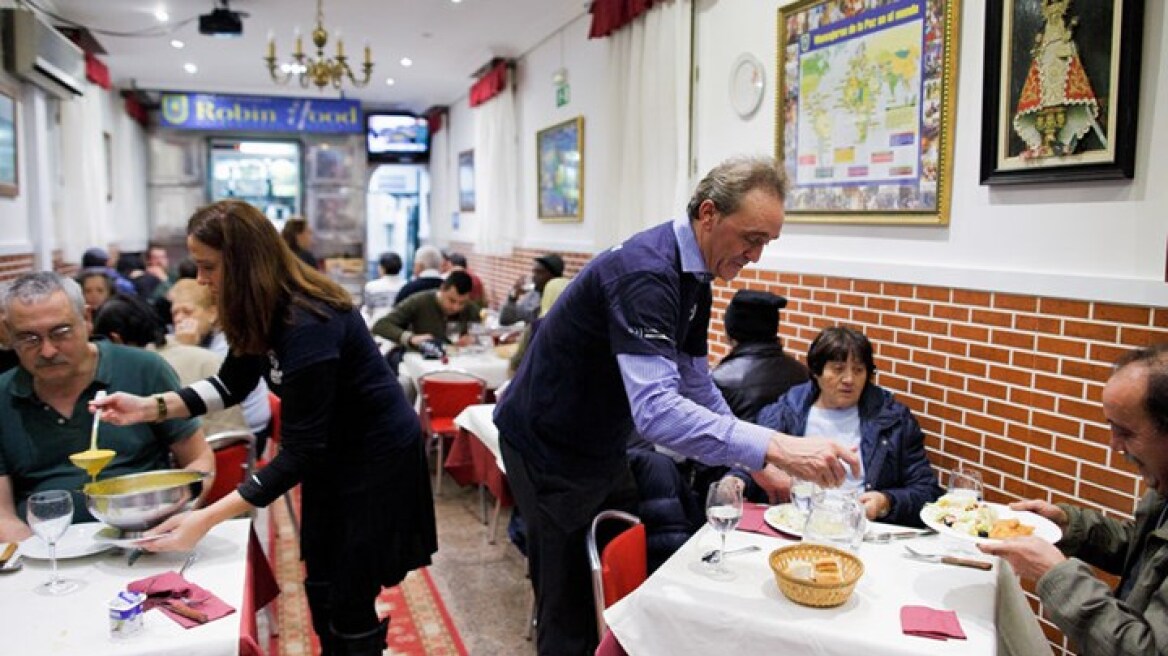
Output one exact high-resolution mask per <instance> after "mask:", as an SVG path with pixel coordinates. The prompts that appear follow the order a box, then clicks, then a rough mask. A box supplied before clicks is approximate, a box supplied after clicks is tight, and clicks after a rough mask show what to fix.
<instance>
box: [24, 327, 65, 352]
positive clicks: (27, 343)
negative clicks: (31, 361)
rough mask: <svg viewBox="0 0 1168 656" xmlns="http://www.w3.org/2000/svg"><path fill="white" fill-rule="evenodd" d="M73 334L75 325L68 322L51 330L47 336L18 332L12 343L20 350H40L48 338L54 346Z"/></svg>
mask: <svg viewBox="0 0 1168 656" xmlns="http://www.w3.org/2000/svg"><path fill="white" fill-rule="evenodd" d="M72 336H73V326H72V325H70V324H66V325H64V326H57V327H56V328H53V329H51V330H49V332H48V334H47V335H46V336H41V335H38V334H36V333H17V334H16V335H15V336H13V338H12V345H13V347H15V348H16V349H17V350H19V351H39V350H40V349H41V347H42V346H44V344H45V339H48V340H49V341H50V342H52V343H53V345H54V346H56V345H57V344H60V343H62V342H66V341H68V340H69V338H71V337H72Z"/></svg>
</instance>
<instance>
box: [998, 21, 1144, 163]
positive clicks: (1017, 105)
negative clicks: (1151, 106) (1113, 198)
mask: <svg viewBox="0 0 1168 656" xmlns="http://www.w3.org/2000/svg"><path fill="white" fill-rule="evenodd" d="M1143 23H1144V0H988V1H987V2H986V50H985V90H984V97H983V104H982V149H981V182H982V184H991V185H993V184H1018V183H1027V182H1064V181H1071V180H1105V179H1117V178H1131V177H1133V176H1134V175H1135V158H1136V153H1135V151H1136V118H1137V107H1138V105H1139V78H1140V50H1141V42H1142V32H1143Z"/></svg>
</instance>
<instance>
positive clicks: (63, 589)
mask: <svg viewBox="0 0 1168 656" xmlns="http://www.w3.org/2000/svg"><path fill="white" fill-rule="evenodd" d="M72 523H73V495H71V494H70V493H69V492H68V491H67V490H48V491H45V492H36V493H34V494H33V495H32V496H30V497H29V498H28V526H29V528H31V529H32V532H33V533H35V534H36V535H37V537H39V538H40V539H41V540H44V542H45V544H47V545H49V562H50V563H51V566H52V570H53V573H52V576H51V577H50V578H49V580H48V582H46V583H42V584H41V585H39V586H37V589H36V590H37V592H39V593H41V594H49V595H63V594H68V593H70V592H73V591H75V590H77V589H79V588H80V587H81V582H80V581H75V580H72V579H63V578H61V577H60V576H59V575H58V574H57V541H58V540H60V539H61V536H63V535H65V531H67V530H69V525H70V524H72Z"/></svg>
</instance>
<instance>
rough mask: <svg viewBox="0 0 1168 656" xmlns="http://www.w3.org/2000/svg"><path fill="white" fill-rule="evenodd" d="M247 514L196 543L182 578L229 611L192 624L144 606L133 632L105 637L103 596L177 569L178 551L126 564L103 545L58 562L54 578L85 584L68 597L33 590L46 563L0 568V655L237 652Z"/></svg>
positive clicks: (27, 561) (181, 556)
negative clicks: (186, 625)
mask: <svg viewBox="0 0 1168 656" xmlns="http://www.w3.org/2000/svg"><path fill="white" fill-rule="evenodd" d="M248 525H249V520H246V519H235V520H231V521H227V522H223V523H222V524H219V525H218V526H216V527H215V528H214V529H212V530H211V532H210V533H208V534H207V536H206V537H205V538H203V540H202V541H201V542H200V543H199V546H198V548H197V549H196V550H197V551H198V554H199V555H198V560H196V561H195V563H194V564H193V565H191V567H190V568H189V569H188V570H187V571H186V574H185V577H186V579H187V580H189V581H190V582H192V583H196V584H198V585H199V586H202V587H203V588H206V589H207V590H210V591H211V592H214V593H215V595H216V596H218V597H219V598H220V599H222V600H223V601H224V602H226V603H227V604H229V605H231V606H232V607H234V608H235V609H236V612H235V613H232V614H231V615H228V616H227V617H224V618H222V619H219V620H215V621H213V622H208V623H207V624H204V625H202V626H197V627H194V628H192V629H184V628H182V627H181V626H179V625H178V624H177V623H176V622H174V620H171V619H170V618H169V617H167V616H165V615H163V614H162V611H159V610H151V611H149V612H147V613H146V614H145V615H144V616H143V619H144V622H143V628H142V630H141V631H140V632H138V633H136V634H134V635H133V636H130V637H128V638H124V639H117V640H115V639H114V638H111V637H110V634H109V610H108V604H109V601H110V600H111V599H113V598H114V596H115V595H117V593H118V592H119V591H121V590H124V589H125V588H126V584H128V583H130V582H131V581H135V580H138V579H141V578H145V577H147V576H151V575H153V574H159V573H161V572H165V571H167V570H176V571H177V570H178V569H179V568H180V567H182V564H183V562H184V561H185V560H186V556H187V555H186V554H185V553H167V554H145V555H143V556H142V557H141V558H140V559H138V562H137V563H136V564H135V565H134V566H133V567H128V566H127V565H126V553H125V552H123V551H118V550H113V551H107V552H104V553H100V554H95V555H92V556H86V557H84V558H76V559H72V560H62V561H59V563H58V566H59V568H60V572H61V576H62V577H66V578H72V579H79V580H81V581H84V582H85V587H84V588H82V589H81V590H79V591H77V592H74V593H72V594H69V595H65V596H61V597H49V596H44V595H41V594H37V593H35V592H33V589H34V588H35V587H36V586H37V585H38V584H40V583H43V582H44V581H47V580H48V579H49V562H48V561H47V560H33V559H31V558H24V559H23V562H24V568H23V569H21V570H19V571H17V572H12V573H8V574H0V653H2V654H4V655H5V656H48V655H49V654H69V655H74V654H84V655H85V656H102V655H104V654H110V655H111V656H113V655H117V656H127V655H133V654H142V655H144V656H145V655H150V656H165V655H174V656H203V655H206V656H225V655H228V654H236V653H238V651H239V634H240V613H239V609H240V608H241V607H242V605H243V591H244V583H245V580H246V576H245V572H246V568H247V541H248Z"/></svg>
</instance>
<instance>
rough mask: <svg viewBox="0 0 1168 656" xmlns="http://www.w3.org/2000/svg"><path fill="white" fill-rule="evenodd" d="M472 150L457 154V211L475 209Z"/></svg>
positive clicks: (471, 210)
mask: <svg viewBox="0 0 1168 656" xmlns="http://www.w3.org/2000/svg"><path fill="white" fill-rule="evenodd" d="M474 174H475V171H474V150H473V149H471V150H464V151H462V152H461V153H459V154H458V211H459V212H473V211H475V184H474V182H475V181H474Z"/></svg>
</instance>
